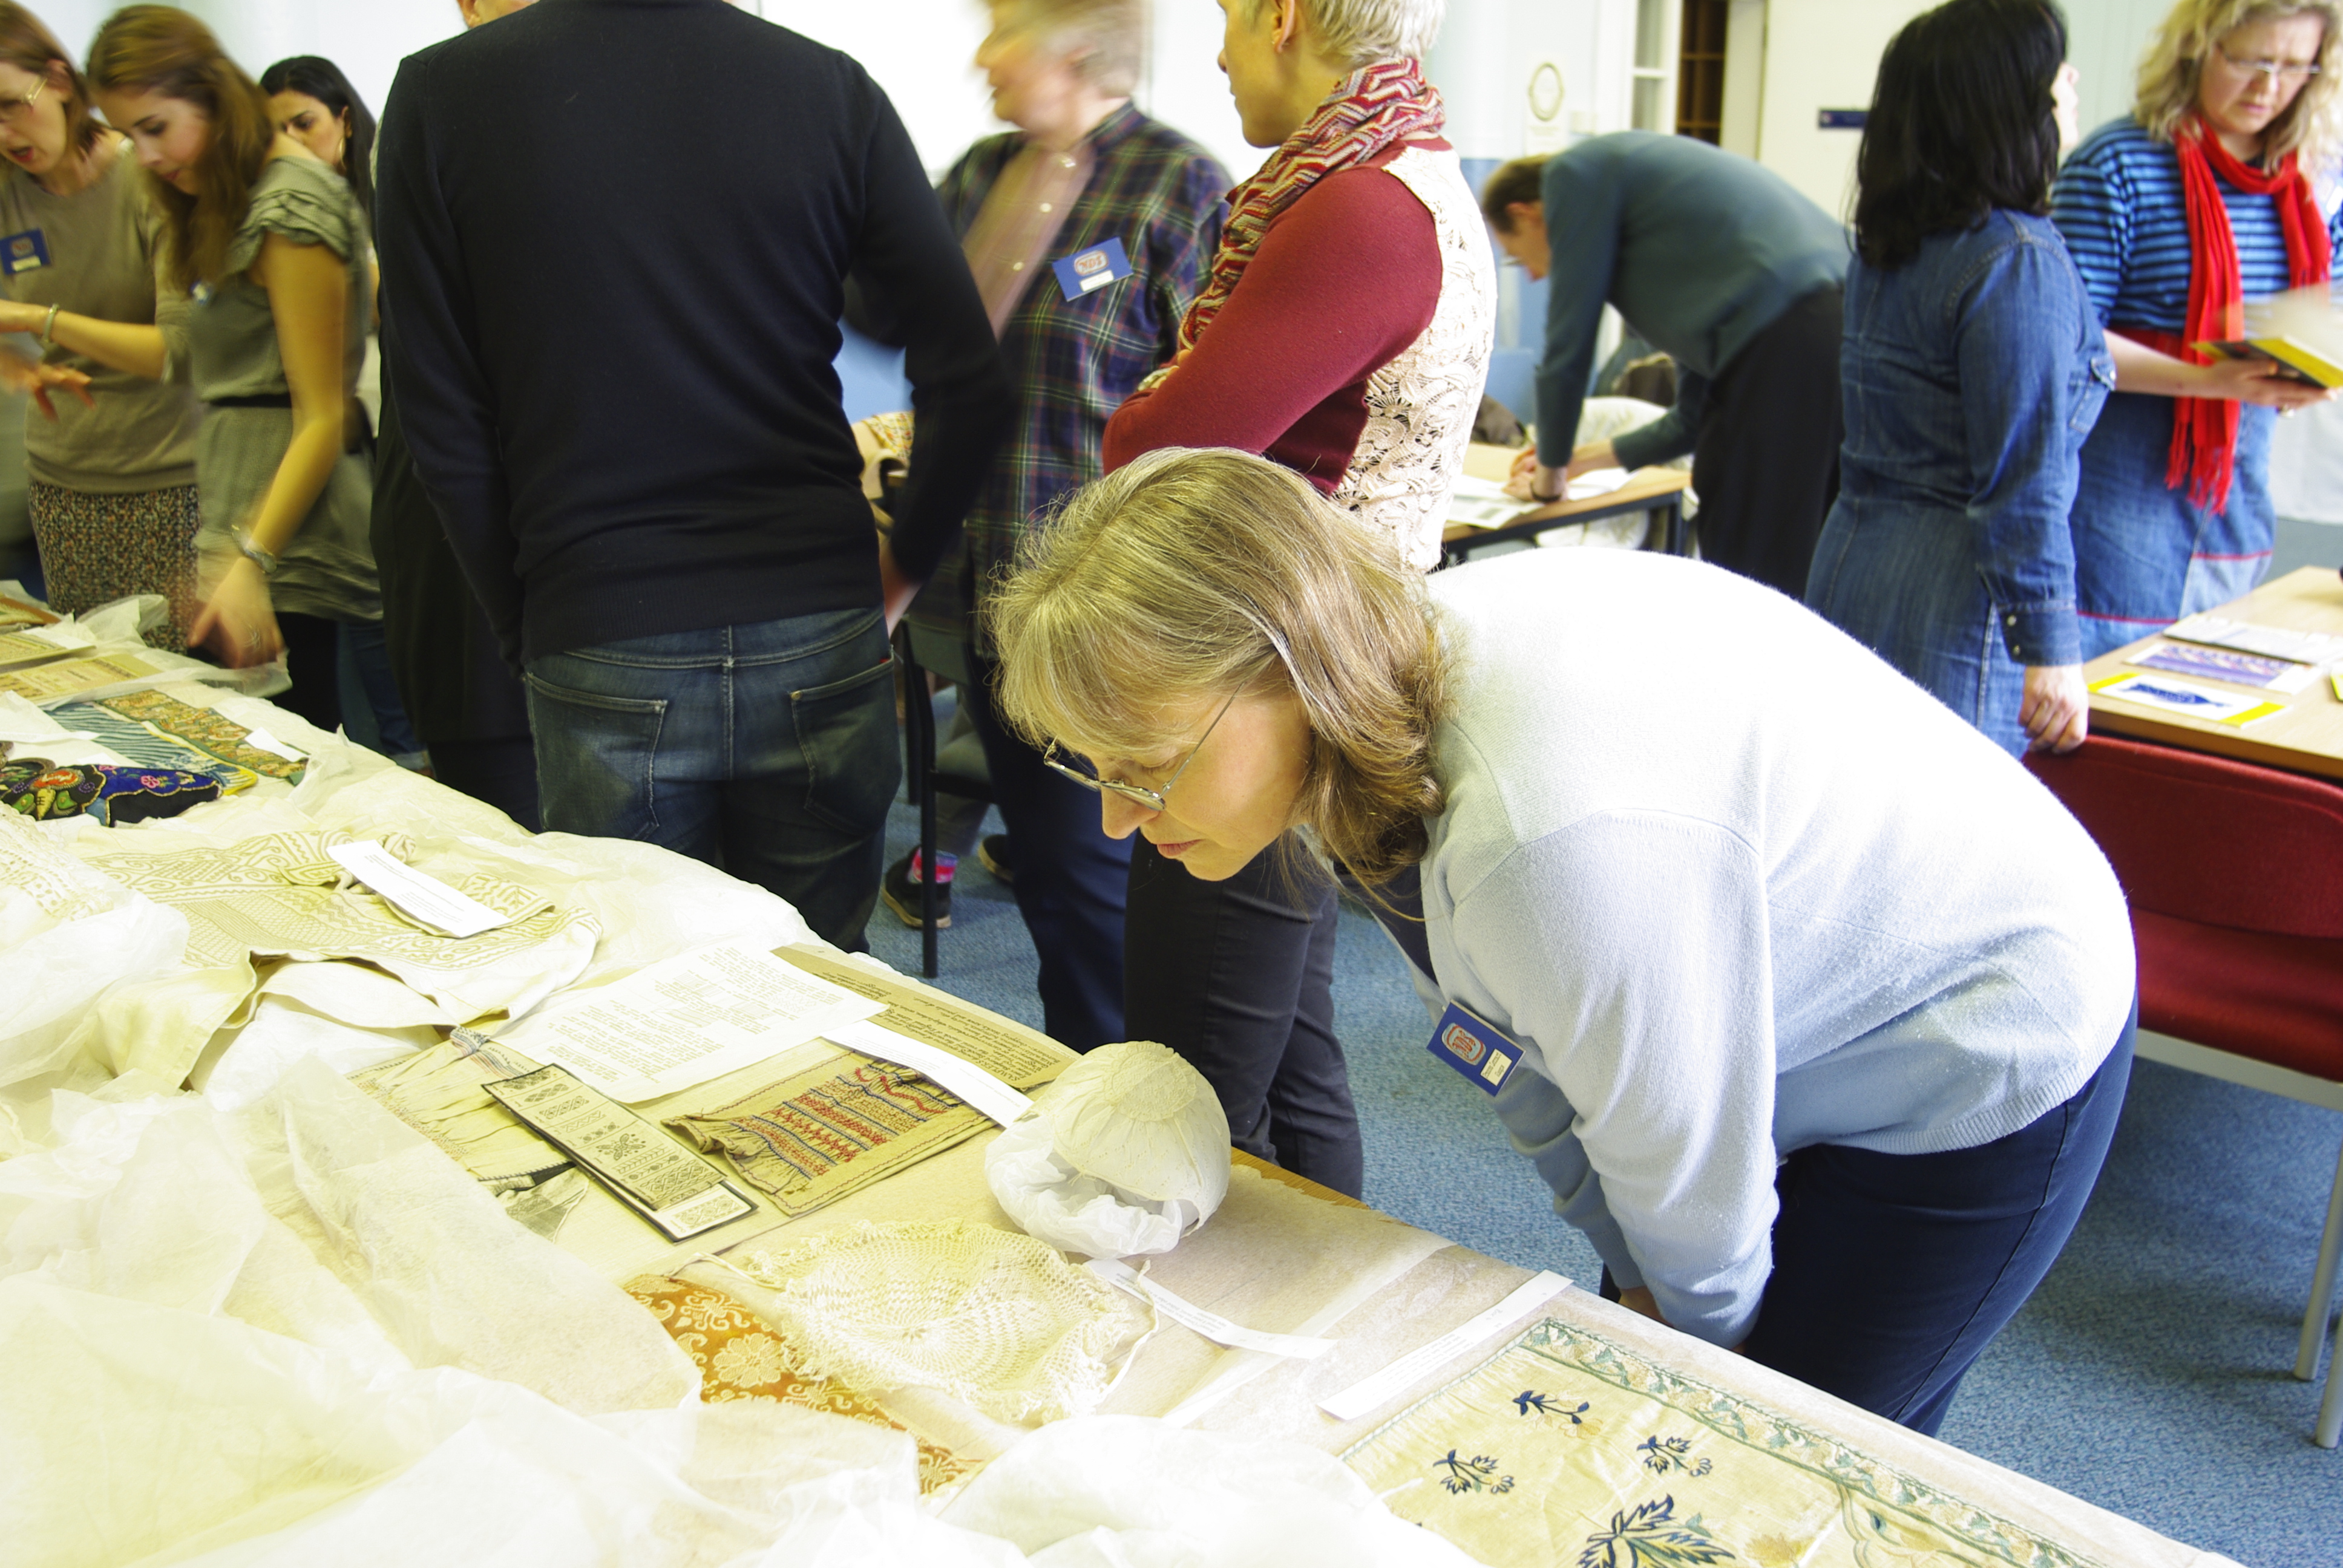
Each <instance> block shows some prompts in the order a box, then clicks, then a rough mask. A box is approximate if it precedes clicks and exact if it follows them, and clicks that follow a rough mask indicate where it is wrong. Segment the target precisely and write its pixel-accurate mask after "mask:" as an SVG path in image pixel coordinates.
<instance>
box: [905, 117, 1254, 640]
mask: <svg viewBox="0 0 2343 1568" xmlns="http://www.w3.org/2000/svg"><path fill="white" fill-rule="evenodd" d="M1021 146H1024V138H1023V137H1022V136H1020V135H1019V134H1018V133H1016V132H1013V131H1011V132H1008V133H1005V134H1003V135H1001V136H987V137H986V138H985V139H984V140H982V141H980V142H979V143H977V144H976V145H975V146H972V147H970V149H969V150H968V151H967V152H966V153H965V154H963V155H962V156H961V157H960V161H959V162H958V163H956V164H954V165H953V166H952V167H951V170H950V173H948V174H946V175H945V176H944V178H943V183H942V184H941V185H940V186H937V187H936V194H937V196H938V197H939V198H940V200H941V201H942V202H943V206H944V214H945V216H947V217H948V218H950V220H951V225H952V229H953V232H954V233H956V234H959V235H960V236H966V235H967V233H968V231H969V227H970V225H972V224H974V223H975V222H976V215H977V213H978V211H979V210H980V208H981V207H982V206H984V198H985V196H987V195H989V194H990V192H991V189H992V186H993V182H994V181H995V180H997V179H999V178H1000V176H1001V170H1002V169H1003V168H1005V167H1006V166H1008V163H1009V160H1010V159H1011V158H1012V157H1014V156H1016V154H1017V152H1018V150H1019V149H1020V148H1021ZM1091 152H1092V155H1093V156H1094V158H1095V160H1096V161H1095V162H1094V163H1093V165H1092V166H1091V177H1090V183H1089V185H1088V186H1085V187H1084V188H1083V190H1082V194H1081V198H1080V199H1079V200H1077V201H1076V202H1075V204H1074V207H1073V210H1072V211H1071V212H1070V213H1068V214H1067V215H1066V221H1065V224H1064V226H1062V227H1061V228H1060V229H1059V231H1058V237H1057V239H1056V241H1055V242H1054V244H1053V245H1052V246H1051V248H1052V249H1053V250H1054V251H1055V253H1056V254H1057V255H1058V256H1072V255H1074V254H1075V253H1076V252H1078V251H1082V250H1087V249H1089V248H1090V247H1091V246H1094V245H1101V244H1103V243H1105V242H1106V241H1107V240H1109V239H1120V240H1121V241H1122V248H1123V251H1124V253H1125V254H1126V255H1128V256H1129V257H1130V258H1131V276H1129V277H1126V278H1124V279H1123V280H1122V281H1121V282H1120V283H1117V284H1114V285H1112V286H1110V287H1106V288H1101V289H1100V290H1098V291H1097V292H1096V293H1095V294H1091V295H1087V296H1085V297H1082V298H1080V299H1076V300H1069V299H1067V298H1066V297H1065V295H1064V293H1063V291H1062V290H1061V289H1060V288H1059V286H1058V279H1057V276H1056V274H1055V271H1054V270H1053V269H1052V268H1050V267H1047V266H1042V267H1037V268H1036V269H1035V271H1036V273H1037V275H1038V276H1035V277H1034V279H1033V281H1032V282H1031V285H1029V286H1027V288H1026V291H1025V297H1024V298H1022V299H1021V300H1020V301H1018V304H1017V307H1016V309H1015V310H1014V311H1012V312H1011V315H1010V317H1009V325H1008V327H1007V329H1006V331H1004V332H1003V334H1002V339H1001V359H1002V361H1003V363H1004V364H1005V365H1006V367H1007V368H1008V371H1009V383H1010V386H1011V388H1012V389H1013V392H1014V395H1015V397H1016V398H1017V424H1016V427H1015V428H1014V430H1012V431H1011V435H1010V437H1009V439H1008V440H1007V441H1006V442H1005V443H1003V445H1002V446H1001V451H1000V453H999V455H998V456H996V457H994V458H993V460H992V471H991V473H990V475H988V476H987V477H986V479H985V482H984V485H983V487H982V488H980V490H979V491H978V492H977V497H976V504H975V505H974V506H973V507H972V508H970V510H969V514H968V528H967V534H966V537H965V542H964V545H963V547H962V548H961V549H960V550H957V551H954V552H952V553H951V554H949V555H947V556H946V557H945V558H944V561H943V563H942V565H941V566H940V567H939V568H937V570H936V575H935V576H934V578H931V579H930V581H929V583H928V586H927V587H926V588H925V589H923V590H922V591H921V592H920V597H919V598H918V600H917V601H916V602H915V603H914V604H913V605H912V607H911V612H910V613H911V618H912V619H913V620H914V621H915V622H916V623H918V625H919V626H920V628H921V629H922V630H925V631H932V632H936V633H940V634H941V635H945V636H949V637H954V638H965V639H967V640H970V641H977V640H978V638H979V637H980V633H979V631H978V630H977V628H976V627H975V625H974V618H973V617H972V616H971V614H970V599H971V598H972V597H973V596H974V595H976V594H980V593H981V591H982V588H981V587H980V585H981V584H983V583H985V582H987V581H989V580H990V578H991V577H992V575H993V574H994V573H995V572H997V571H1001V570H1003V569H1005V568H1007V567H1008V565H1009V564H1010V563H1011V561H1013V560H1014V559H1015V558H1016V554H1017V546H1018V543H1019V541H1020V540H1021V539H1022V538H1024V535H1025V530H1026V528H1027V527H1028V526H1029V525H1030V523H1031V520H1032V519H1034V518H1038V517H1040V516H1041V515H1042V514H1043V513H1045V512H1047V511H1048V509H1049V508H1051V507H1052V506H1053V505H1055V504H1056V503H1057V501H1058V499H1059V498H1061V497H1062V496H1064V495H1065V494H1067V493H1068V492H1069V491H1071V490H1073V489H1076V488H1078V487H1081V486H1082V485H1085V484H1088V483H1089V482H1090V481H1091V480H1092V479H1095V478H1097V477H1099V476H1100V473H1101V459H1100V456H1099V454H1100V448H1101V445H1102V444H1103V442H1104V439H1105V435H1106V422H1107V420H1108V418H1109V417H1111V416H1112V415H1113V413H1114V411H1115V409H1116V408H1117V407H1121V403H1122V400H1123V399H1124V398H1125V397H1129V396H1130V395H1131V391H1132V390H1133V389H1134V388H1136V387H1138V385H1139V384H1140V382H1141V381H1142V380H1144V379H1145V378H1146V377H1147V376H1148V374H1149V373H1150V372H1151V371H1152V370H1154V369H1155V367H1157V366H1159V365H1161V364H1163V363H1165V362H1166V361H1167V360H1169V359H1170V358H1171V357H1172V354H1173V353H1174V352H1176V351H1177V350H1178V348H1179V345H1180V319H1181V317H1183V316H1185V315H1186V314H1187V311H1188V304H1189V301H1191V300H1192V299H1194V298H1195V297H1196V291H1197V290H1198V289H1199V288H1201V287H1202V286H1203V282H1204V278H1205V276H1206V274H1207V273H1208V272H1209V271H1210V270H1211V267H1212V253H1213V251H1214V250H1215V249H1216V248H1217V247H1218V246H1219V245H1220V240H1221V219H1222V214H1223V211H1224V209H1225V206H1226V197H1227V195H1228V190H1229V186H1230V184H1231V181H1230V179H1229V175H1228V171H1227V170H1225V169H1223V168H1222V167H1221V166H1220V165H1219V164H1218V163H1216V162H1214V161H1213V158H1212V155H1211V154H1210V153H1207V152H1206V151H1204V149H1203V148H1202V147H1200V146H1197V145H1196V144H1195V143H1193V142H1192V141H1190V140H1189V139H1188V138H1187V137H1185V136H1182V135H1180V133H1179V132H1177V131H1174V130H1172V128H1170V127H1169V126H1161V125H1158V124H1157V123H1156V122H1155V121H1153V120H1151V119H1149V118H1148V117H1147V116H1144V115H1142V114H1141V113H1140V112H1139V111H1138V110H1136V109H1133V108H1131V106H1128V105H1125V106H1123V107H1121V108H1119V109H1117V110H1115V111H1114V113H1112V114H1111V115H1109V116H1107V117H1106V118H1105V119H1104V120H1102V121H1101V122H1100V123H1099V126H1098V128H1097V129H1096V130H1094V131H1092V132H1091ZM980 646H988V644H985V643H980Z"/></svg>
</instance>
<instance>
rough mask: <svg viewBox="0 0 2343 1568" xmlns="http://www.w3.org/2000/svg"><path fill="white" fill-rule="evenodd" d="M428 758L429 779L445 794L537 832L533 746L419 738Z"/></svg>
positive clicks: (523, 739)
mask: <svg viewBox="0 0 2343 1568" xmlns="http://www.w3.org/2000/svg"><path fill="white" fill-rule="evenodd" d="M423 749H425V750H426V751H428V752H429V753H430V754H431V776H432V777H433V778H434V779H438V780H439V782H440V783H442V784H445V785H446V786H447V788H448V789H460V790H462V791H463V792H464V793H465V794H467V795H469V796H470V797H471V798H472V799H475V800H485V801H487V802H488V804H489V805H491V806H494V807H495V808H496V809H498V810H499V811H502V812H503V813H504V814H505V815H506V816H508V817H509V818H511V819H513V820H514V821H516V822H518V823H519V824H520V825H521V826H522V827H524V828H526V829H528V830H529V831H530V832H532V833H534V832H536V831H538V814H537V743H536V742H535V741H534V740H532V739H530V738H529V737H528V736H527V735H504V736H494V737H489V738H487V739H482V738H480V737H477V736H467V737H464V738H462V739H453V740H448V739H433V738H432V737H430V736H425V737H424V738H423Z"/></svg>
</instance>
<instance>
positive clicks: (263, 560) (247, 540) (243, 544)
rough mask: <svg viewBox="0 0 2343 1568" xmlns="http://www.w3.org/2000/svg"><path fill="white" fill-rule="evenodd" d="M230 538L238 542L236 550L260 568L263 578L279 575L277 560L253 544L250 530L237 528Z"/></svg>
mask: <svg viewBox="0 0 2343 1568" xmlns="http://www.w3.org/2000/svg"><path fill="white" fill-rule="evenodd" d="M230 537H231V538H234V539H235V540H236V548H237V549H239V550H242V551H243V552H244V558H245V559H246V560H248V561H250V562H251V563H252V564H253V565H254V566H256V567H258V568H260V575H261V576H262V577H265V578H273V577H275V576H276V575H277V558H276V557H275V556H273V555H271V554H269V553H268V552H267V551H266V550H264V549H262V548H260V547H259V546H258V545H256V544H254V543H253V542H252V530H251V529H250V528H237V529H236V530H234V532H233V533H232V534H231V535H230Z"/></svg>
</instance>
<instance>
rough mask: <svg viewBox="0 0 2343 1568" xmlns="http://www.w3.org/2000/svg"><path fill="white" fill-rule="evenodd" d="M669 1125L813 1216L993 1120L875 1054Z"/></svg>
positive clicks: (790, 1210)
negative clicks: (825, 1206)
mask: <svg viewBox="0 0 2343 1568" xmlns="http://www.w3.org/2000/svg"><path fill="white" fill-rule="evenodd" d="M667 1125H668V1126H669V1127H671V1128H673V1129H674V1130H675V1131H678V1132H680V1133H682V1134H683V1135H684V1137H685V1138H686V1139H688V1140H689V1141H690V1142H691V1143H692V1144H693V1145H694V1146H695V1147H697V1148H698V1149H699V1150H701V1151H704V1152H707V1153H711V1154H718V1155H720V1156H721V1157H722V1158H723V1160H724V1161H725V1162H726V1163H727V1164H729V1165H730V1166H731V1168H732V1169H733V1170H734V1171H738V1172H739V1175H740V1177H741V1179H742V1180H743V1181H749V1182H750V1183H752V1184H754V1185H755V1186H757V1187H759V1188H760V1189H762V1190H763V1191H766V1192H768V1193H769V1194H771V1196H772V1199H773V1201H774V1203H775V1204H776V1205H777V1206H778V1207H779V1209H780V1210H781V1211H782V1212H784V1213H786V1214H789V1215H790V1216H792V1217H795V1216H797V1215H800V1214H810V1213H812V1212H813V1211H815V1210H817V1209H820V1208H821V1207H822V1206H823V1205H825V1204H829V1203H834V1202H836V1201H838V1200H840V1198H843V1197H845V1196H847V1195H848V1194H849V1193H850V1192H857V1191H860V1190H861V1189H863V1188H865V1187H868V1186H869V1185H870V1184H871V1183H872V1182H874V1181H879V1180H880V1179H881V1178H883V1177H886V1176H890V1175H892V1174H893V1173H894V1172H896V1171H900V1170H901V1169H903V1168H904V1167H905V1166H908V1165H912V1164H916V1163H917V1162H919V1161H922V1160H925V1159H927V1158H928V1157H929V1156H930V1155H931V1154H940V1153H942V1152H943V1151H945V1150H947V1149H950V1148H951V1147H952V1146H953V1145H954V1144H958V1143H964V1142H966V1141H968V1140H969V1139H970V1138H973V1137H975V1136H976V1134H977V1133H979V1132H980V1131H983V1130H984V1129H985V1128H986V1127H988V1126H990V1125H991V1124H990V1121H987V1120H986V1119H985V1118H984V1117H983V1116H982V1115H980V1113H978V1112H977V1111H973V1110H971V1109H970V1108H969V1107H968V1106H966V1105H963V1104H962V1103H961V1102H960V1100H959V1099H958V1097H956V1096H954V1095H952V1094H951V1093H950V1092H948V1091H945V1090H942V1089H939V1088H938V1087H937V1086H936V1085H935V1084H933V1083H931V1082H930V1081H928V1080H927V1079H925V1078H922V1077H921V1076H920V1075H919V1074H918V1073H916V1072H913V1071H910V1070H909V1069H907V1068H901V1067H897V1066H895V1065H894V1064H892V1063H890V1062H884V1061H874V1060H870V1059H869V1058H867V1057H850V1058H848V1059H847V1060H843V1061H831V1062H826V1063H824V1064H822V1065H820V1066H819V1067H816V1068H814V1069H812V1070H809V1071H806V1072H802V1073H799V1074H798V1075H797V1076H795V1077H793V1078H789V1079H784V1080H783V1081H780V1082H779V1083H775V1084H772V1085H769V1086H768V1087H766V1088H764V1089H761V1090H759V1091H757V1092H756V1093H754V1094H751V1095H748V1096H745V1097H744V1098H742V1099H741V1100H740V1101H738V1102H737V1103H735V1104H732V1105H729V1106H727V1107H725V1108H724V1109H722V1110H720V1111H708V1112H705V1113H703V1114H699V1115H691V1116H674V1117H669V1119H668V1121H667Z"/></svg>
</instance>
